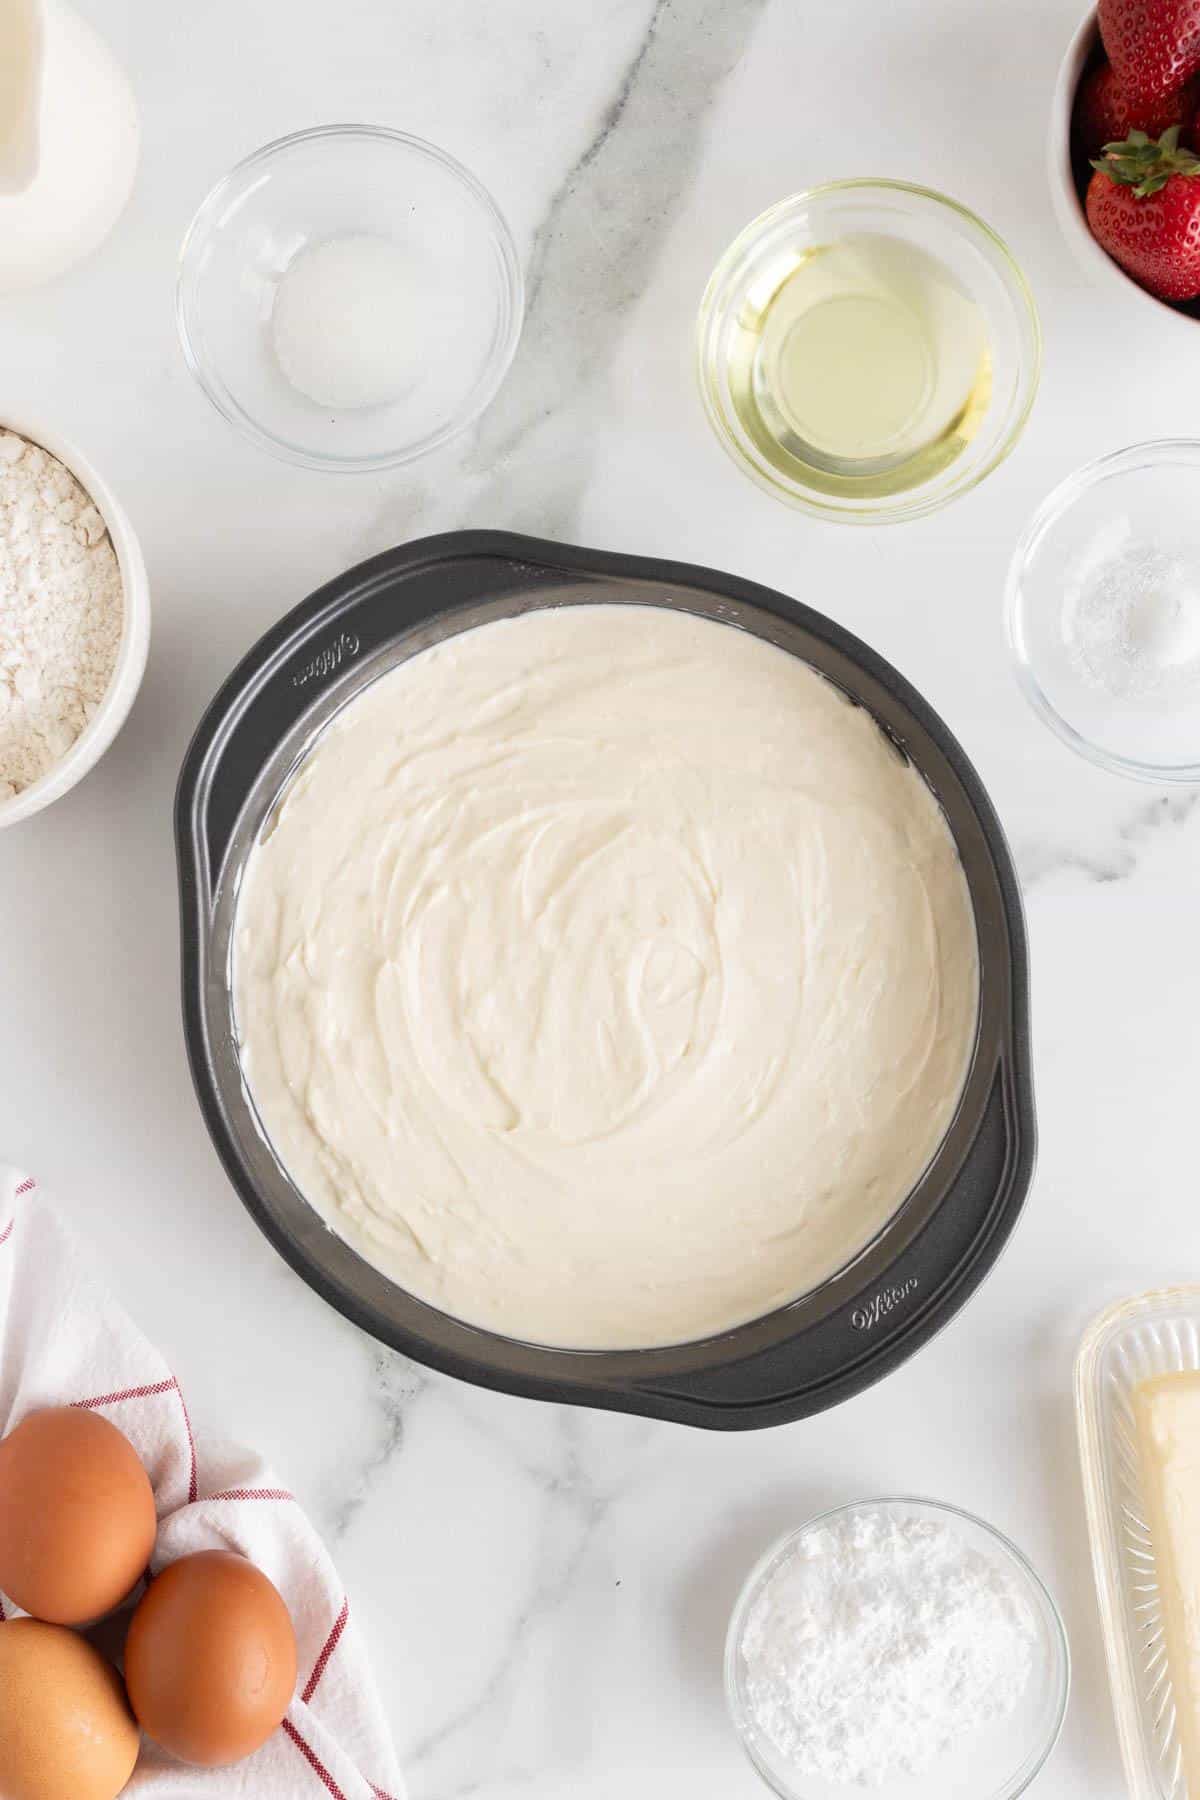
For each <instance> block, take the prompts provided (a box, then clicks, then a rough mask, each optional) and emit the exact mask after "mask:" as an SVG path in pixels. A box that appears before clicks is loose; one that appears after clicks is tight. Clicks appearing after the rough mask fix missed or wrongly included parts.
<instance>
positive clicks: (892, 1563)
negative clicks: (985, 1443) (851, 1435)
mask: <svg viewBox="0 0 1200 1800" xmlns="http://www.w3.org/2000/svg"><path fill="white" fill-rule="evenodd" d="M725 1684H726V1693H727V1697H728V1701H729V1708H730V1712H731V1714H732V1716H733V1721H734V1724H735V1725H736V1727H737V1730H738V1733H739V1735H740V1737H741V1740H742V1744H743V1746H744V1748H745V1750H746V1753H747V1754H748V1756H749V1757H750V1760H751V1762H752V1763H753V1764H754V1766H755V1768H756V1769H757V1770H758V1773H759V1774H760V1775H761V1776H762V1778H763V1780H764V1781H765V1782H766V1783H767V1786H768V1787H770V1788H771V1789H772V1790H773V1791H774V1792H775V1793H776V1794H779V1795H781V1796H783V1800H844V1797H845V1796H846V1795H847V1794H850V1793H863V1792H870V1793H872V1794H874V1795H875V1796H877V1797H878V1800H963V1797H964V1795H967V1794H970V1795H971V1796H972V1800H1013V1796H1014V1795H1016V1794H1021V1793H1023V1792H1024V1791H1025V1789H1026V1788H1027V1787H1028V1786H1029V1784H1030V1782H1031V1781H1032V1780H1033V1778H1034V1776H1035V1775H1036V1774H1037V1773H1038V1771H1039V1770H1040V1769H1041V1767H1042V1766H1043V1764H1044V1763H1045V1761H1046V1758H1047V1757H1048V1756H1049V1755H1050V1752H1051V1750H1052V1749H1053V1748H1054V1745H1055V1743H1056V1742H1057V1740H1058V1735H1059V1732H1060V1730H1061V1729H1062V1722H1063V1718H1064V1715H1065V1713H1066V1707H1067V1695H1068V1691H1069V1688H1070V1656H1069V1652H1068V1649H1067V1638H1066V1633H1065V1631H1064V1629H1063V1624H1062V1620H1061V1618H1060V1616H1059V1613H1058V1609H1057V1607H1056V1606H1055V1604H1054V1601H1053V1599H1052V1598H1051V1596H1050V1594H1049V1592H1048V1591H1047V1589H1046V1587H1045V1586H1044V1584H1043V1583H1042V1581H1041V1580H1040V1579H1039V1578H1038V1576H1037V1575H1036V1574H1035V1572H1034V1570H1033V1569H1032V1568H1031V1567H1030V1565H1029V1563H1028V1562H1027V1561H1026V1560H1025V1558H1024V1557H1023V1556H1022V1554H1021V1552H1020V1551H1019V1550H1017V1549H1016V1548H1015V1546H1014V1545H1012V1544H1010V1543H1009V1542H1008V1540H1007V1539H1006V1538H1004V1537H1003V1536H1001V1534H1000V1533H999V1532H998V1531H996V1530H994V1529H993V1528H992V1527H991V1526H990V1525H986V1524H985V1523H984V1522H983V1520H982V1519H977V1518H974V1517H972V1515H971V1514H970V1513H965V1512H960V1511H959V1510H958V1509H957V1508H956V1507H952V1506H943V1505H939V1504H936V1503H935V1502H933V1501H930V1500H906V1499H889V1500H864V1501H859V1502H857V1503H856V1504H855V1505H853V1506H843V1507H839V1508H838V1509H837V1510H836V1511H834V1512H829V1513H824V1514H822V1515H821V1516H820V1517H819V1518H816V1519H812V1520H810V1522H809V1523H808V1524H807V1525H803V1526H801V1528H800V1530H799V1531H795V1532H792V1533H790V1534H789V1535H788V1536H787V1537H785V1538H784V1539H782V1541H781V1542H780V1543H778V1544H776V1545H775V1546H774V1548H773V1549H771V1550H769V1551H768V1552H767V1554H766V1555H765V1556H764V1557H763V1558H762V1560H761V1561H760V1562H759V1563H758V1565H757V1567H756V1568H755V1569H754V1570H753V1571H752V1573H751V1575H750V1578H749V1580H748V1581H747V1582H746V1585H745V1587H744V1588H743V1590H742V1593H741V1596H740V1598H739V1599H738V1602H737V1605H736V1606H735V1608H734V1612H733V1618H732V1619H731V1621H730V1626H729V1636H728V1639H727V1642H726V1652H725Z"/></svg>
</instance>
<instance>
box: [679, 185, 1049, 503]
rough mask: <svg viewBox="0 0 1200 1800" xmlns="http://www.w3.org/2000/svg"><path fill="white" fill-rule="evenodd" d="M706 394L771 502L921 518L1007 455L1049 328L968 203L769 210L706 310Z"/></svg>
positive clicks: (882, 198) (900, 190) (899, 188)
mask: <svg viewBox="0 0 1200 1800" xmlns="http://www.w3.org/2000/svg"><path fill="white" fill-rule="evenodd" d="M698 360H699V376H700V390H701V394H702V396H703V399H704V404H705V408H706V410H707V412H708V417H709V420H710V423H711V424H712V426H713V429H714V430H715V432H716V434H717V436H718V438H719V439H720V441H721V443H722V444H723V445H724V446H725V448H726V450H727V451H728V452H729V454H730V455H731V456H732V457H733V459H734V461H735V462H736V463H738V465H739V466H740V467H741V468H742V469H744V470H745V471H746V473H747V474H749V475H751V476H752V477H753V478H754V479H755V480H756V481H757V482H758V483H759V484H760V485H761V486H762V487H764V488H766V489H767V490H768V492H770V493H772V494H775V495H776V496H777V497H778V498H779V499H781V500H787V501H789V502H790V503H791V504H792V505H794V506H798V507H801V508H802V509H803V510H804V511H806V512H810V513H815V514H818V515H820V516H821V517H823V518H829V519H842V520H846V521H848V522H850V523H860V524H868V525H879V524H885V523H888V522H891V521H894V520H900V519H913V518H919V517H920V516H921V515H922V514H924V513H929V512H933V511H934V510H935V509H936V508H937V507H939V506H944V505H946V503H947V502H948V501H950V500H953V499H955V498H956V497H957V496H958V495H959V494H963V493H966V492H967V491H968V490H969V489H970V488H973V487H974V486H975V485H976V484H977V483H978V482H980V481H982V480H983V478H984V476H985V475H988V474H990V473H991V471H992V470H993V469H994V468H996V466H997V465H998V464H999V463H1001V462H1002V461H1003V460H1004V458H1005V457H1006V456H1007V455H1008V453H1009V451H1010V450H1011V449H1012V447H1013V445H1014V444H1015V443H1016V441H1017V439H1018V437H1019V436H1020V434H1021V431H1022V429H1023V427H1024V424H1025V421H1026V419H1027V418H1028V417H1029V412H1030V408H1031V407H1032V405H1033V401H1034V397H1035V395H1036V393H1037V385H1038V377H1039V374H1040V371H1041V329H1040V326H1039V323H1038V315H1037V308H1036V306H1035V305H1034V301H1033V295H1032V294H1031V292H1030V290H1029V285H1028V283H1027V282H1026V280H1025V277H1024V275H1023V274H1022V273H1021V270H1020V268H1019V267H1018V265H1017V263H1016V262H1015V260H1014V259H1013V256H1012V254H1011V252H1010V251H1009V250H1008V248H1007V247H1006V245H1005V244H1004V243H1003V242H1002V241H1001V239H1000V238H999V237H997V236H996V233H995V232H994V231H992V230H991V228H990V227H989V226H987V225H985V224H984V222H983V220H982V219H979V218H976V216H975V214H974V213H972V212H969V211H968V210H967V208H966V207H964V206H960V205H959V204H958V203H957V201H954V200H950V199H947V198H946V196H945V195H943V194H937V193H934V192H933V191H932V190H931V189H929V188H921V187H913V186H910V185H909V184H908V183H906V182H902V181H882V180H881V181H874V180H855V181H835V182H831V183H829V184H828V185H827V186H825V187H818V188H810V189H809V190H808V191H807V192H805V193H801V194H796V195H793V196H792V198H791V199H788V200H781V201H780V202H779V203H778V205H776V206H772V207H770V208H769V209H768V210H767V211H766V212H765V213H763V214H761V215H760V217H759V218H757V219H755V220H754V221H753V223H752V224H750V225H748V226H747V227H746V229H745V230H744V231H743V232H742V233H741V234H740V236H739V237H738V238H736V239H735V241H734V242H733V243H732V244H731V245H730V247H729V249H728V250H727V251H726V253H725V255H724V256H723V257H722V258H721V261H720V263H719V264H718V265H717V268H716V269H715V271H714V273H713V276H712V279H711V281H710V282H709V284H708V288H707V291H706V292H705V295H704V300H703V302H702V304H701V308H700V319H699V341H698Z"/></svg>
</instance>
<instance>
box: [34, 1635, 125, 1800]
mask: <svg viewBox="0 0 1200 1800" xmlns="http://www.w3.org/2000/svg"><path fill="white" fill-rule="evenodd" d="M137 1754H138V1728H137V1725H136V1723H135V1722H134V1718H133V1714H132V1713H131V1712H130V1710H129V1707H128V1704H127V1703H126V1700H125V1690H124V1688H123V1687H122V1686H121V1677H120V1676H119V1675H118V1674H117V1671H116V1670H115V1669H114V1668H113V1667H112V1665H111V1664H110V1663H106V1662H105V1660H104V1658H103V1657H102V1656H101V1655H100V1652H99V1651H98V1650H93V1649H92V1646H91V1645H90V1644H89V1643H87V1642H86V1641H85V1640H84V1639H83V1638H81V1637H80V1636H79V1634H78V1633H77V1632H74V1631H68V1630H67V1628H66V1626H65V1625H45V1624H43V1623H42V1621H41V1620H40V1619H10V1620H9V1621H8V1622H7V1624H4V1625H0V1794H3V1796H4V1800H67V1796H68V1795H69V1796H70V1800H115V1796H116V1795H117V1794H119V1793H120V1792H121V1789H122V1788H123V1787H124V1786H125V1783H126V1782H127V1781H128V1780H129V1777H130V1776H131V1775H132V1774H133V1765H134V1763H135V1762H136V1761H137Z"/></svg>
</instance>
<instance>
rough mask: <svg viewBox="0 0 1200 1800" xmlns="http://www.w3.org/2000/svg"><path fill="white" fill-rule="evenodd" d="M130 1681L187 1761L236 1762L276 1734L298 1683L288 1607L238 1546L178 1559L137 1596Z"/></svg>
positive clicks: (151, 1724)
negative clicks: (231, 1549) (237, 1548)
mask: <svg viewBox="0 0 1200 1800" xmlns="http://www.w3.org/2000/svg"><path fill="white" fill-rule="evenodd" d="M125 1683H126V1686H127V1687H128V1689H129V1700H130V1704H131V1705H132V1707H133V1710H134V1712H135V1713H136V1714H137V1717H138V1720H139V1721H140V1723H141V1726H142V1729H143V1730H144V1731H145V1732H147V1733H148V1735H149V1736H150V1737H152V1738H154V1739H155V1741H156V1742H157V1743H160V1744H161V1745H162V1746H163V1749H164V1750H170V1751H171V1753H172V1755H174V1756H178V1757H180V1758H181V1760H182V1761H183V1762H189V1763H199V1764H201V1765H202V1766H203V1767H205V1768H216V1767H218V1766H220V1765H221V1764H223V1763H232V1762H237V1761H238V1760H239V1759H240V1758H241V1757H243V1756H249V1754H250V1752H251V1751H252V1750H257V1749H258V1746H259V1745H260V1744H261V1743H263V1742H265V1740H266V1739H267V1738H269V1737H270V1735H271V1733H272V1732H273V1731H274V1730H275V1727H276V1726H277V1725H278V1724H279V1721H280V1720H281V1719H282V1717H283V1715H284V1713H285V1712H286V1711H287V1708H288V1703H289V1702H290V1700H291V1698H292V1692H293V1690H294V1688H295V1686H296V1635H295V1633H294V1631H293V1630H292V1621H291V1619H290V1617H289V1616H288V1609H287V1607H286V1606H285V1605H284V1603H283V1600H282V1599H281V1598H280V1595H279V1591H278V1589H277V1588H275V1587H273V1586H272V1584H271V1583H270V1582H269V1581H268V1580H267V1578H266V1576H265V1575H264V1574H262V1572H261V1571H260V1570H259V1569H256V1568H255V1567H254V1564H253V1563H251V1562H247V1561H246V1558H245V1557H244V1556H237V1555H235V1554H234V1553H233V1552H232V1551H230V1550H199V1551H197V1553H196V1554H195V1555H194V1556H184V1557H181V1558H180V1560H179V1561H178V1562H174V1563H171V1564H170V1565H169V1566H168V1567H167V1568H165V1569H164V1570H163V1572H162V1574H161V1575H157V1576H156V1577H155V1579H154V1580H153V1581H152V1582H151V1583H150V1586H149V1588H148V1589H147V1591H146V1593H145V1594H144V1595H143V1596H142V1599H141V1600H140V1602H139V1603H138V1607H137V1610H136V1612H135V1613H134V1615H133V1619H132V1621H131V1623H130V1626H129V1636H128V1637H127V1638H126V1640H125Z"/></svg>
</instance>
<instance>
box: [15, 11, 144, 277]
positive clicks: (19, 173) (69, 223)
mask: <svg viewBox="0 0 1200 1800" xmlns="http://www.w3.org/2000/svg"><path fill="white" fill-rule="evenodd" d="M137 155H138V118H137V107H136V105H135V103H134V98H133V93H132V90H131V89H130V86H129V83H128V81H127V80H126V78H125V75H124V73H123V71H122V70H121V68H120V67H119V65H118V64H117V62H116V61H115V60H114V58H113V56H112V53H111V51H110V50H109V49H108V47H107V45H106V44H105V43H103V41H102V40H101V39H100V38H99V37H97V35H96V33H95V32H94V31H93V30H92V27H91V26H90V25H88V24H87V23H86V21H85V20H83V19H81V18H80V17H79V15H78V13H76V12H75V11H73V9H72V8H71V7H70V6H69V5H68V4H67V0H0V291H4V290H8V289H12V288H20V287H28V286H31V285H32V284H33V283H35V282H39V281H49V280H50V279H51V278H52V277H53V276H55V275H58V274H61V272H62V271H63V270H64V269H66V268H69V267H70V265H71V264H72V263H75V262H79V261H81V260H82V258H83V257H85V256H87V255H88V253H89V252H90V251H92V250H94V249H95V248H96V246H97V244H99V243H100V242H101V241H102V239H104V238H106V237H107V236H108V234H109V232H110V231H111V230H112V228H113V226H114V225H115V224H116V222H117V219H118V218H119V217H120V215H121V213H122V211H123V210H124V207H125V203H126V201H127V200H128V198H129V194H130V190H131V188H132V187H133V177H134V172H135V170H136V168H137Z"/></svg>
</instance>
